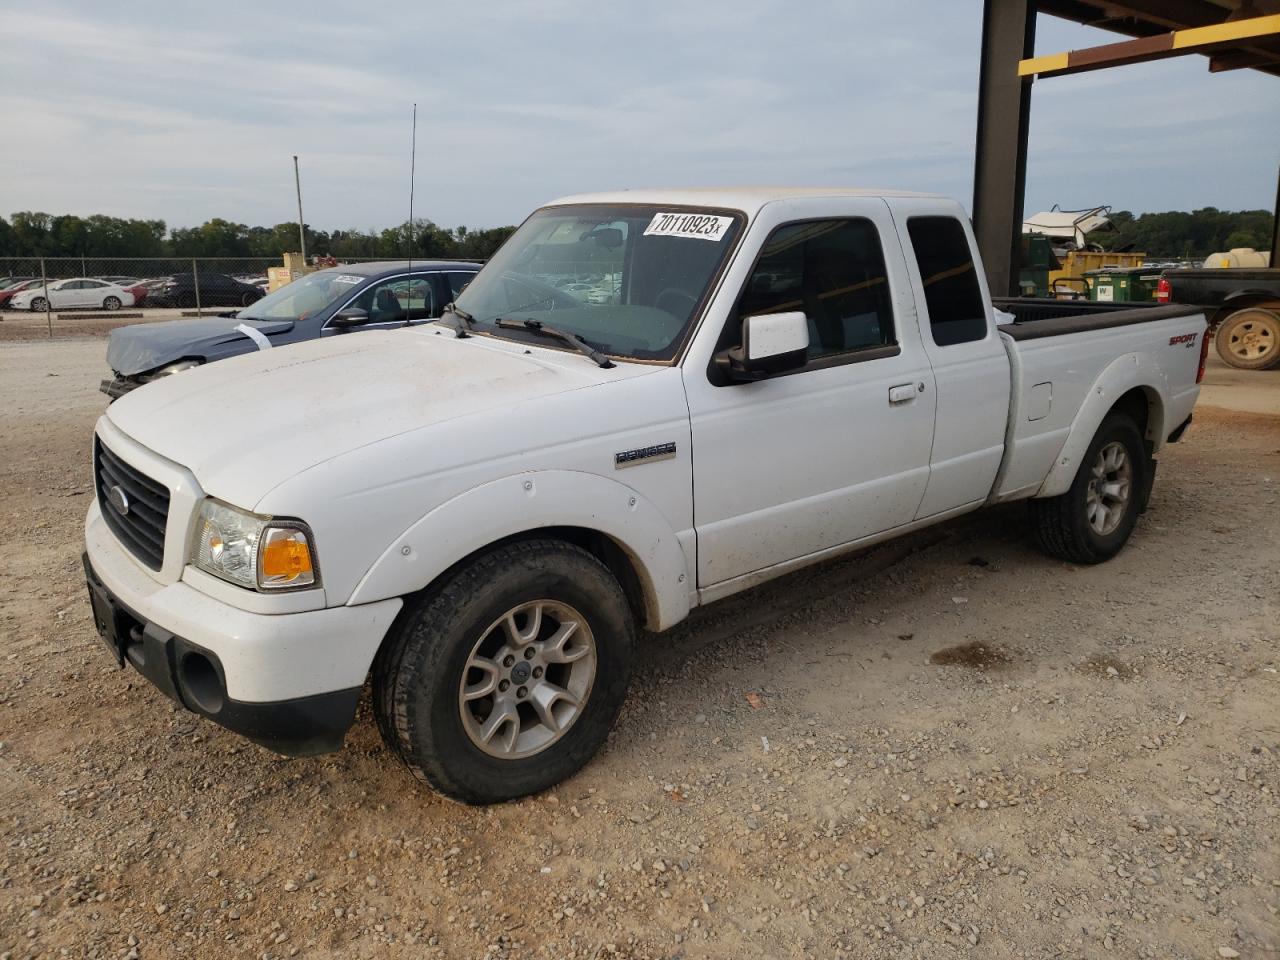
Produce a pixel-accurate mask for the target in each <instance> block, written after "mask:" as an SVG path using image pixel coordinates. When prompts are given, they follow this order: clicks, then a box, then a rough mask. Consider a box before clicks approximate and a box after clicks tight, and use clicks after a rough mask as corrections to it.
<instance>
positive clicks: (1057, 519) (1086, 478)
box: [1030, 413, 1148, 563]
mask: <svg viewBox="0 0 1280 960" xmlns="http://www.w3.org/2000/svg"><path fill="white" fill-rule="evenodd" d="M1147 470H1148V464H1147V452H1146V446H1145V444H1144V443H1143V442H1142V435H1141V434H1140V433H1139V432H1138V427H1137V424H1135V423H1134V422H1133V419H1132V418H1131V417H1129V416H1128V415H1127V414H1124V413H1110V414H1108V415H1107V417H1106V419H1105V420H1103V421H1102V425H1101V426H1100V427H1098V432H1097V433H1096V434H1095V435H1094V438H1093V442H1092V443H1091V444H1089V449H1088V451H1086V453H1085V455H1084V459H1083V460H1082V461H1081V463H1080V470H1079V472H1078V473H1077V474H1076V478H1075V480H1074V481H1072V483H1071V489H1070V490H1068V491H1067V492H1066V493H1064V494H1062V495H1061V496H1058V497H1046V498H1044V499H1033V500H1031V501H1030V508H1031V523H1032V529H1033V530H1034V531H1035V536H1036V540H1037V542H1038V543H1039V545H1040V549H1042V550H1043V551H1044V552H1045V553H1047V554H1049V555H1050V556H1053V557H1058V558H1060V559H1062V560H1067V561H1069V562H1071V563H1101V562H1102V561H1104V560H1109V559H1111V558H1112V557H1114V556H1115V555H1116V554H1117V553H1118V552H1119V551H1120V548H1121V547H1123V546H1124V545H1125V542H1126V541H1128V539H1129V535H1130V534H1131V533H1133V527H1134V524H1136V523H1137V522H1138V513H1139V511H1140V509H1141V507H1142V502H1141V501H1142V496H1143V493H1142V492H1143V491H1144V490H1145V489H1146V480H1147V476H1146V471H1147Z"/></svg>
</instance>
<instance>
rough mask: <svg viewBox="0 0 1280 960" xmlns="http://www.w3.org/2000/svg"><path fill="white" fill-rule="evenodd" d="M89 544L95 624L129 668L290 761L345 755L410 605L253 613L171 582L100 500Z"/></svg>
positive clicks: (397, 603)
mask: <svg viewBox="0 0 1280 960" xmlns="http://www.w3.org/2000/svg"><path fill="white" fill-rule="evenodd" d="M85 542H86V548H87V550H86V553H85V556H84V565H85V576H86V580H87V581H88V584H89V592H90V597H91V600H92V601H93V606H94V620H95V622H97V623H98V626H99V632H100V633H102V634H104V639H105V640H107V642H108V646H109V647H110V648H111V649H112V652H113V656H115V657H116V659H117V661H118V662H120V663H121V665H122V666H123V664H124V663H125V662H126V661H127V662H128V663H129V664H130V665H132V666H133V668H134V669H136V670H137V671H138V672H139V673H141V674H142V675H143V676H144V677H146V678H147V679H148V680H149V681H151V683H153V684H154V685H155V686H156V687H157V688H158V689H159V690H160V691H161V692H163V693H164V694H165V695H166V696H168V697H171V698H172V699H174V700H176V701H177V702H178V703H180V704H181V705H182V706H184V707H186V708H187V709H188V710H191V711H192V712H194V713H198V714H200V715H201V716H204V717H207V718H208V719H210V720H212V721H214V722H215V723H218V724H220V725H222V726H224V727H226V728H228V729H229V730H233V731H235V732H236V733H239V734H242V735H243V736H245V737H247V738H248V739H250V740H252V741H254V742H255V743H259V744H262V745H263V746H265V747H269V748H270V749H272V750H275V751H277V752H279V753H283V754H285V755H288V756H310V755H313V754H317V753H325V752H330V751H333V750H338V749H340V748H341V747H342V742H343V738H344V736H345V735H346V731H347V729H348V728H349V727H350V726H351V722H352V720H353V719H354V717H355V709H356V703H357V701H358V700H359V697H360V690H361V688H362V687H363V685H364V679H365V677H366V676H367V674H368V671H369V667H370V665H371V664H372V662H373V657H374V655H375V654H376V652H377V650H378V647H379V645H380V644H381V642H382V638H383V636H385V634H386V631H387V629H388V628H389V627H390V625H391V622H392V621H393V620H394V619H395V616H396V614H397V613H398V612H399V610H400V607H401V601H400V600H398V599H397V600H383V601H379V602H377V603H369V604H363V605H360V606H354V607H346V606H343V607H332V608H325V609H319V610H307V611H304V612H296V613H255V612H252V611H249V610H244V609H241V608H239V607H236V606H232V605H231V604H229V603H227V602H224V601H222V600H219V599H216V598H215V597H213V596H210V595H209V594H207V593H205V592H203V591H201V590H198V589H196V588H195V587H193V586H192V585H191V584H188V583H185V582H182V581H179V582H177V583H170V584H164V583H161V582H159V581H158V580H157V579H156V577H155V576H154V575H152V574H151V573H150V572H149V571H147V570H145V569H143V567H142V566H141V565H140V564H139V563H138V562H137V561H136V560H135V559H134V558H133V557H132V556H131V555H130V554H128V553H127V552H126V551H125V550H124V549H123V548H122V547H121V546H120V544H119V542H118V541H117V540H116V539H115V537H114V536H113V535H112V533H111V531H110V530H109V529H107V527H106V524H105V523H104V522H103V520H102V517H101V514H100V513H99V511H98V508H97V505H96V503H95V504H94V505H93V506H92V507H91V508H90V511H89V516H88V518H87V521H86V524H85ZM254 596H255V597H256V595H254Z"/></svg>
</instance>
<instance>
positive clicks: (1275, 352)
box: [1214, 307, 1280, 370]
mask: <svg viewBox="0 0 1280 960" xmlns="http://www.w3.org/2000/svg"><path fill="white" fill-rule="evenodd" d="M1214 345H1215V346H1216V347H1217V348H1218V356H1220V357H1221V358H1222V359H1223V360H1224V361H1225V362H1226V363H1228V364H1230V365H1231V366H1233V367H1239V368H1240V369H1242V370H1269V369H1271V368H1272V367H1275V366H1280V313H1277V312H1276V311H1274V310H1268V309H1266V308H1264V307H1245V308H1244V309H1243V310H1237V311H1236V312H1235V313H1233V314H1230V315H1229V316H1228V317H1227V318H1226V319H1225V320H1223V321H1222V323H1220V324H1219V325H1218V332H1217V334H1216V335H1215V337H1214Z"/></svg>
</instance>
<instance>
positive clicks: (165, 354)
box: [107, 317, 293, 377]
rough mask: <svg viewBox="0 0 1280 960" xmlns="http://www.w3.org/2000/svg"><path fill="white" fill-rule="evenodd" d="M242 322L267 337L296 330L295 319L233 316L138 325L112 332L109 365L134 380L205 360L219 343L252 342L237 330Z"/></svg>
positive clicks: (108, 348)
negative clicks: (171, 366)
mask: <svg viewBox="0 0 1280 960" xmlns="http://www.w3.org/2000/svg"><path fill="white" fill-rule="evenodd" d="M241 323H244V324H245V325H246V326H249V327H253V328H254V329H255V330H258V331H260V332H261V333H263V334H265V335H266V336H268V337H270V336H271V335H272V334H280V333H288V332H289V331H290V330H292V329H293V321H292V320H274V321H267V322H263V321H244V320H237V319H235V318H234V317H208V318H206V319H198V320H167V321H165V322H163V323H135V324H133V325H132V326H128V327H120V328H119V329H117V330H112V331H111V336H110V337H109V338H108V339H107V366H109V367H111V369H112V370H114V371H115V372H116V373H118V374H120V375H121V376H124V377H134V376H137V375H138V374H140V373H146V372H147V371H148V370H154V369H155V368H156V367H162V366H164V365H165V364H167V363H173V362H174V361H175V360H181V359H183V358H184V357H203V356H205V355H206V354H208V353H209V351H210V350H212V349H213V348H214V347H216V346H219V345H220V344H223V343H228V342H230V341H232V340H247V339H249V338H248V337H246V336H245V335H244V334H243V333H241V332H240V331H239V330H237V329H236V327H238V326H239V325H240V324H241Z"/></svg>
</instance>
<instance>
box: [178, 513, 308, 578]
mask: <svg viewBox="0 0 1280 960" xmlns="http://www.w3.org/2000/svg"><path fill="white" fill-rule="evenodd" d="M191 563H192V564H194V565H195V566H197V567H199V568H200V569H201V570H204V571H205V572H206V573H211V574H213V575H214V576H215V577H221V578H222V579H223V580H228V581H230V582H231V583H234V584H237V585H238V586H241V587H248V588H249V589H250V590H283V589H294V588H297V587H310V586H314V585H315V584H316V583H317V582H318V577H317V571H316V563H315V550H314V548H313V546H312V543H311V531H310V530H309V529H308V528H307V526H306V524H304V523H301V522H300V521H297V520H276V519H274V518H272V517H261V516H258V515H257V514H255V513H249V512H247V511H244V510H238V509H236V508H235V507H232V506H229V505H227V504H225V503H221V502H219V501H217V500H213V499H206V500H205V501H204V502H203V503H202V504H200V512H199V513H198V514H197V516H196V529H195V535H194V536H193V537H192V542H191Z"/></svg>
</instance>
